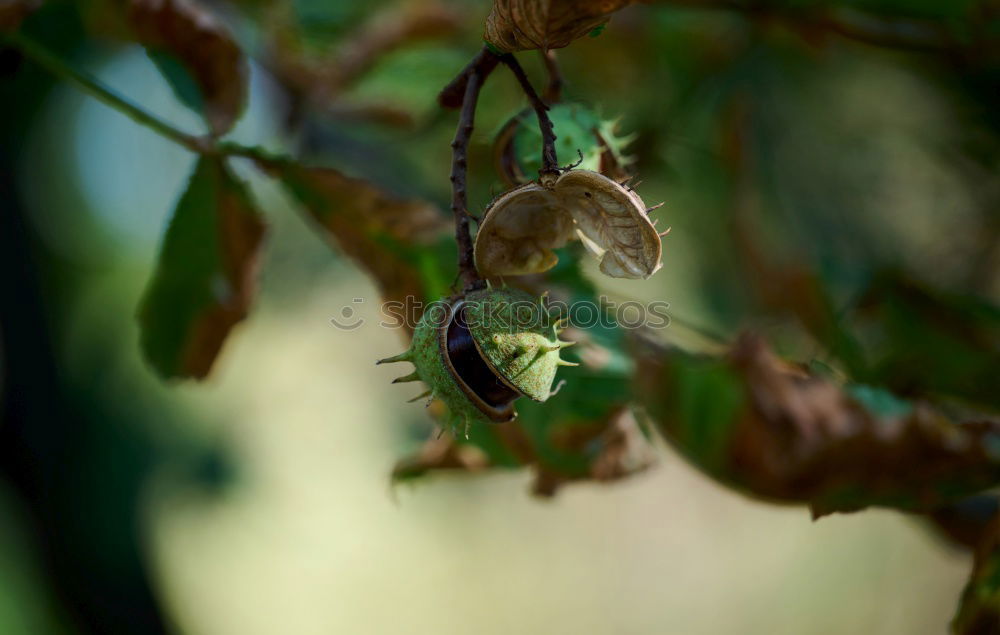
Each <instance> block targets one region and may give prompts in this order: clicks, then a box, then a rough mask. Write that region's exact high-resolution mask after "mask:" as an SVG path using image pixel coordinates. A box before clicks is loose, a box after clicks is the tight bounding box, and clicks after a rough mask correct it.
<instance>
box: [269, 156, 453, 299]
mask: <svg viewBox="0 0 1000 635" xmlns="http://www.w3.org/2000/svg"><path fill="white" fill-rule="evenodd" d="M258 163H259V164H260V165H261V167H262V168H263V169H265V170H267V171H269V172H271V173H272V174H274V175H275V176H276V177H277V178H279V179H281V181H282V183H283V184H284V185H285V187H286V188H287V189H288V190H289V191H290V192H291V193H292V195H293V196H294V197H295V198H296V199H297V200H298V201H299V202H300V203H301V204H302V205H303V207H304V208H305V210H306V212H307V213H308V214H309V216H310V217H311V218H312V219H313V220H314V221H315V222H316V223H317V224H318V225H319V227H320V229H321V230H322V231H323V234H324V235H325V236H326V237H327V238H328V239H330V240H331V241H333V242H334V243H335V244H336V245H337V246H338V247H339V248H340V249H341V250H342V251H343V252H344V253H346V254H347V255H348V256H350V257H351V258H352V259H353V260H354V261H355V262H357V263H358V265H360V266H361V268H362V269H364V270H365V271H367V272H368V273H370V274H371V275H372V276H373V277H374V278H375V280H376V282H377V283H378V285H379V288H380V289H381V291H382V295H383V297H384V298H385V299H386V300H390V301H398V302H405V301H406V298H407V297H408V296H410V297H413V298H416V299H417V300H425V299H426V298H425V295H426V293H425V290H424V283H423V280H422V278H421V276H420V271H419V266H418V265H419V262H420V255H421V252H422V251H424V250H426V248H427V247H428V246H429V245H431V244H432V243H433V242H434V241H435V239H437V238H439V237H441V235H442V233H444V232H447V231H448V228H449V227H450V224H449V223H448V221H447V219H445V217H444V216H443V215H442V214H441V213H440V212H439V211H438V209H437V208H436V207H434V206H433V205H431V204H430V203H427V202H425V201H421V200H415V199H402V198H398V197H396V196H393V195H391V194H389V193H387V192H385V191H383V190H381V189H379V188H378V187H376V186H375V185H373V184H372V183H370V182H368V181H365V180H362V179H357V178H352V177H349V176H346V175H344V174H343V173H341V172H339V171H337V170H334V169H332V168H310V167H303V166H300V165H298V164H294V163H287V162H277V161H264V160H259V161H258Z"/></svg>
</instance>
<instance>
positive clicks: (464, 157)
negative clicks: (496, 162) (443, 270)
mask: <svg viewBox="0 0 1000 635" xmlns="http://www.w3.org/2000/svg"><path fill="white" fill-rule="evenodd" d="M497 61H498V60H497V56H496V55H495V54H493V53H492V52H491V51H490V50H489V49H488V48H486V47H483V49H482V50H481V51H480V52H479V54H478V55H476V57H475V58H473V60H472V62H471V63H470V64H469V65H468V66H466V67H465V69H463V70H462V73H461V74H460V75H459V77H460V78H464V79H463V80H462V81H459V80H458V79H456V80H454V81H452V83H451V84H449V87H450V86H454V85H457V84H460V83H464V86H465V90H464V94H463V96H462V111H461V114H460V115H459V119H458V128H457V129H456V130H455V139H454V141H452V142H451V148H452V155H451V156H452V160H451V213H452V214H453V215H454V216H455V242H457V243H458V275H459V280H460V282H461V285H462V290H463V291H470V290H472V289H475V288H477V287H480V286H482V284H483V281H482V279H481V278H480V277H479V273H478V272H477V271H476V263H475V258H474V257H473V245H472V237H471V236H470V235H469V209H468V207H469V201H468V192H467V189H466V187H467V186H466V172H467V170H468V153H469V140H470V139H471V138H472V130H473V127H474V126H475V120H476V104H477V103H478V101H479V90H480V89H481V88H482V86H483V82H484V81H485V80H486V78H487V77H488V76H489V74H490V73H491V72H493V69H494V68H496V66H497ZM446 90H448V89H447V88H446ZM442 94H443V93H442Z"/></svg>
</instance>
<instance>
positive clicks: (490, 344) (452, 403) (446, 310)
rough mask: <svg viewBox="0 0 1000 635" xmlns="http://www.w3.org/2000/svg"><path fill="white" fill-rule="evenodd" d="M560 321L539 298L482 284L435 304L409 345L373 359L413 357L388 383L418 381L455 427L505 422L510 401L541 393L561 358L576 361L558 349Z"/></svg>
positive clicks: (511, 413) (548, 390)
mask: <svg viewBox="0 0 1000 635" xmlns="http://www.w3.org/2000/svg"><path fill="white" fill-rule="evenodd" d="M559 330H560V329H559V325H558V324H557V323H556V322H555V321H554V320H553V319H552V318H551V317H550V316H549V314H548V313H547V311H546V309H545V307H544V305H543V304H542V302H541V301H540V300H539V299H538V298H535V297H533V296H531V295H529V294H527V293H525V292H524V291H520V290H518V289H512V288H501V289H496V288H493V289H482V290H478V291H473V292H470V293H468V294H466V295H464V296H459V297H456V298H451V299H449V300H447V301H444V302H438V303H435V304H432V305H431V306H430V307H428V308H427V310H426V311H425V312H424V314H423V316H422V317H421V318H420V322H419V323H418V324H417V327H416V330H415V331H414V333H413V341H412V343H411V345H410V348H409V349H408V350H406V351H404V352H403V353H401V354H399V355H396V356H394V357H389V358H387V359H382V360H379V361H378V362H376V363H378V364H383V363H391V362H404V361H405V362H410V363H412V364H413V365H414V367H415V370H414V371H413V372H412V373H410V374H409V375H405V376H403V377H399V378H398V379H396V380H394V381H393V383H402V382H412V381H422V382H424V383H425V384H427V386H428V390H427V391H426V392H424V393H422V394H420V395H418V396H417V397H415V398H414V399H412V400H411V401H416V400H418V399H421V398H425V397H426V398H429V399H440V400H441V401H442V402H444V404H445V405H446V406H448V411H449V418H450V422H451V427H452V429H453V430H455V429H458V428H459V427H461V428H464V429H465V430H466V431H468V429H469V426H471V425H475V424H490V423H503V422H506V421H510V420H512V419H514V418H515V417H516V416H517V412H516V410H515V409H514V402H515V401H516V400H517V399H519V398H521V397H527V398H529V399H532V400H534V401H545V400H547V399H548V398H549V397H550V396H552V395H553V394H554V392H553V391H552V384H553V382H554V381H555V376H556V370H557V369H558V367H559V366H571V365H574V364H572V363H571V362H567V361H565V360H563V359H561V358H560V356H559V351H560V350H561V349H563V348H565V347H567V346H569V345H571V344H572V342H564V341H561V340H559V337H558V336H559Z"/></svg>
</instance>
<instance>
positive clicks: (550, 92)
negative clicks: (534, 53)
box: [538, 49, 566, 104]
mask: <svg viewBox="0 0 1000 635" xmlns="http://www.w3.org/2000/svg"><path fill="white" fill-rule="evenodd" d="M538 52H539V54H540V55H541V56H542V63H543V64H545V72H546V73H548V74H549V81H548V83H547V84H545V92H543V93H542V97H543V98H544V99H545V101H546V102H547V103H550V104H554V103H556V102H559V101H562V90H563V85H565V83H566V82H565V81H564V80H563V76H562V72H561V71H560V70H559V60H557V59H556V52H555V50H554V49H548V50H541V49H539V51H538Z"/></svg>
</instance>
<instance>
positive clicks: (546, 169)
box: [500, 53, 559, 181]
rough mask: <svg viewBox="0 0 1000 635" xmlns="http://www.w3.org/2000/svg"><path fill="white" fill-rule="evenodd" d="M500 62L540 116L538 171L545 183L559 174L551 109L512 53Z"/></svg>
mask: <svg viewBox="0 0 1000 635" xmlns="http://www.w3.org/2000/svg"><path fill="white" fill-rule="evenodd" d="M500 61H501V62H503V63H504V64H505V65H507V67H508V68H510V71H511V72H512V73H514V77H516V78H517V82H518V83H519V84H520V85H521V90H523V91H524V94H525V96H527V98H528V101H529V102H531V107H532V108H534V109H535V115H537V116H538V128H539V129H540V130H541V131H542V167H541V169H540V170H538V175H539V177H540V178H541V179H542V180H543V181H545V180H546V179H548V178H551V177H554V176H557V175H558V174H559V161H558V159H557V158H556V133H555V130H554V129H553V128H552V120H551V119H549V112H548V111H549V107H548V106H547V105H545V102H544V101H542V98H541V97H539V96H538V93H536V92H535V88H534V87H533V86H532V85H531V81H529V80H528V76H527V75H526V74H525V72H524V69H523V68H521V65H520V64H519V63H518V61H517V58H515V57H514V56H513V55H511V54H510V53H505V54H504V55H502V56H500Z"/></svg>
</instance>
